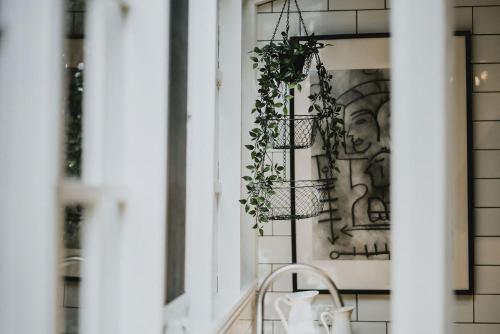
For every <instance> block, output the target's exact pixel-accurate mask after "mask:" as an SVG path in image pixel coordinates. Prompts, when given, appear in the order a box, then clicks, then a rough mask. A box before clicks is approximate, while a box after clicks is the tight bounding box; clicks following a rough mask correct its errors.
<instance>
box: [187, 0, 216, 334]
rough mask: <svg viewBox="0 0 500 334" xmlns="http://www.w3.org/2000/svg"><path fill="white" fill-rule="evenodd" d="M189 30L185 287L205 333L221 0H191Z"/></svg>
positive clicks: (195, 323) (192, 320) (193, 319)
mask: <svg viewBox="0 0 500 334" xmlns="http://www.w3.org/2000/svg"><path fill="white" fill-rule="evenodd" d="M188 31H189V32H188V33H189V38H188V41H189V42H188V50H189V51H188V68H189V71H188V115H189V117H188V122H187V171H186V172H187V173H186V178H187V180H186V292H187V294H188V295H189V326H190V327H189V333H204V332H205V331H206V329H207V328H210V325H211V322H212V315H213V313H212V312H213V308H212V298H213V295H214V271H213V269H214V266H213V263H214V262H213V261H214V243H213V239H214V214H215V192H214V183H215V180H214V175H215V160H214V158H215V95H216V56H217V1H216V0H192V1H190V3H189V28H188Z"/></svg>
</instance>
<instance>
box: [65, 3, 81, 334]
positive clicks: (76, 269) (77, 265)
mask: <svg viewBox="0 0 500 334" xmlns="http://www.w3.org/2000/svg"><path fill="white" fill-rule="evenodd" d="M64 17H65V29H66V31H65V35H66V39H65V43H64V54H63V64H64V71H65V81H64V82H65V86H64V89H65V90H64V97H65V105H64V107H65V113H64V135H65V137H64V144H63V145H64V153H65V156H64V162H63V163H64V166H63V173H64V176H65V177H66V178H76V179H78V178H80V176H81V174H82V138H83V133H82V117H83V115H82V100H83V91H84V59H83V53H84V52H83V50H84V34H83V33H84V17H85V0H67V1H66V11H65V15H64ZM84 215H85V208H84V207H83V206H82V205H80V204H78V203H75V204H71V205H67V206H66V207H64V209H63V218H64V220H63V233H62V237H63V242H62V245H63V247H64V249H63V262H62V263H61V275H62V279H61V286H60V289H61V290H60V291H61V292H60V294H59V296H60V298H61V299H62V300H61V303H60V305H62V309H61V312H60V314H61V327H60V332H61V333H63V334H76V333H78V326H79V314H80V312H79V310H80V304H79V299H80V298H79V297H80V284H81V282H80V269H81V265H82V262H83V261H84V260H83V258H82V257H81V230H82V225H83V222H84Z"/></svg>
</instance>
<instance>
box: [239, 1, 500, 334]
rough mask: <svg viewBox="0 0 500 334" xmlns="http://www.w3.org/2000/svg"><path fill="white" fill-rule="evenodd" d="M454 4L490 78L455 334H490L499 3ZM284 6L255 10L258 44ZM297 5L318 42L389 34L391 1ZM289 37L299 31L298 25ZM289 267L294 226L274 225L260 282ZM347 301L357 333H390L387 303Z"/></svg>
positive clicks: (480, 99)
mask: <svg viewBox="0 0 500 334" xmlns="http://www.w3.org/2000/svg"><path fill="white" fill-rule="evenodd" d="M455 2H456V5H457V7H456V8H455V9H454V14H455V29H456V30H471V31H472V32H473V37H472V61H473V76H476V75H479V74H480V73H482V72H483V71H486V72H487V73H488V78H489V79H488V80H486V81H485V82H481V85H480V86H475V87H474V93H473V104H474V106H473V120H474V124H473V127H474V140H473V147H474V151H473V157H474V165H475V173H474V184H475V191H476V200H475V216H476V218H475V225H476V228H475V234H474V235H475V237H474V241H475V250H476V259H475V267H474V273H475V277H476V286H475V289H476V294H475V295H474V296H458V297H455V310H454V321H455V322H456V324H455V330H456V333H459V334H465V333H477V334H492V333H499V332H500V168H499V167H500V107H499V105H500V0H456V1H455ZM282 3H283V0H276V1H274V3H272V2H268V3H265V4H262V5H261V6H259V7H258V15H257V39H258V40H260V41H264V40H266V39H268V38H269V36H270V34H271V33H272V28H273V25H274V23H275V22H276V20H277V18H278V15H279V13H276V12H277V11H279V10H280V9H281V7H280V4H282ZM299 5H301V7H302V10H303V11H304V12H305V13H304V15H303V16H304V20H305V22H306V25H307V26H308V29H309V30H312V31H314V32H315V33H316V34H317V35H318V34H339V33H345V34H356V33H378V32H389V9H390V1H389V0H385V1H384V0H307V1H299ZM291 31H296V32H297V31H298V28H297V20H294V19H293V18H292V19H291ZM299 33H300V32H299ZM429 38H431V36H429ZM243 112H245V111H243ZM291 260H292V259H291V230H290V223H289V222H274V223H270V224H269V225H268V226H267V228H266V229H265V235H264V236H263V237H260V238H259V258H258V261H259V265H258V270H259V275H260V277H261V278H262V277H264V276H265V275H267V274H268V273H270V272H271V270H275V269H277V268H279V267H280V266H282V265H284V264H287V263H291ZM291 290H292V280H291V276H290V277H287V278H285V279H282V280H280V281H279V282H277V283H276V284H275V285H274V287H273V290H272V292H271V293H270V298H271V299H272V298H275V297H277V296H279V295H282V294H284V293H286V292H289V291H291ZM344 300H345V302H346V304H349V305H354V306H356V312H355V313H354V316H353V320H354V324H353V327H354V331H355V333H370V334H379V333H380V334H385V333H390V328H391V326H390V319H389V317H390V310H389V307H390V300H389V296H387V295H363V294H355V295H354V294H353V295H345V296H344ZM268 311H269V312H267V314H266V319H267V323H266V329H267V331H266V333H272V332H273V328H274V333H283V330H282V328H281V324H280V322H279V320H278V317H277V315H276V314H274V312H272V310H271V309H270V308H268Z"/></svg>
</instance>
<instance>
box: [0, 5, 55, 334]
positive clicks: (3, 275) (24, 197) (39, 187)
mask: <svg viewBox="0 0 500 334" xmlns="http://www.w3.org/2000/svg"><path fill="white" fill-rule="evenodd" d="M0 27H1V30H2V36H1V45H0V152H1V153H0V161H1V163H0V184H1V185H2V186H1V189H0V296H1V302H0V303H1V307H0V333H40V334H53V333H56V332H58V328H57V324H56V306H57V299H56V298H57V296H56V294H57V292H56V284H57V277H58V276H57V271H58V268H57V252H58V244H59V243H58V238H57V237H58V222H59V211H58V208H57V181H58V177H59V169H60V165H59V161H60V147H61V146H60V138H59V136H60V133H61V124H62V122H61V109H62V106H61V87H62V85H61V77H62V69H63V65H62V56H61V55H62V1H60V0H39V1H30V0H16V1H2V2H1V8H0Z"/></svg>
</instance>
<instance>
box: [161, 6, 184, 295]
mask: <svg viewBox="0 0 500 334" xmlns="http://www.w3.org/2000/svg"><path fill="white" fill-rule="evenodd" d="M187 31H188V1H187V0H172V1H171V9H170V72H169V86H170V94H169V109H168V110H169V117H168V122H169V123H168V124H169V128H168V171H167V175H168V176H167V177H168V179H167V182H168V185H167V191H168V196H167V198H168V203H167V263H166V268H167V273H166V289H165V291H166V296H165V303H168V302H170V301H172V300H174V299H175V298H177V297H179V296H180V295H182V294H183V293H184V269H185V268H184V257H185V244H186V243H185V231H186V228H185V226H186V222H185V220H186V118H187V48H188V45H187V42H188V41H187V38H188V36H187Z"/></svg>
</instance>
